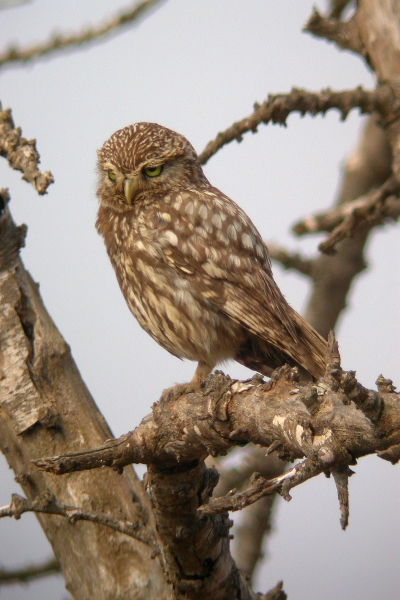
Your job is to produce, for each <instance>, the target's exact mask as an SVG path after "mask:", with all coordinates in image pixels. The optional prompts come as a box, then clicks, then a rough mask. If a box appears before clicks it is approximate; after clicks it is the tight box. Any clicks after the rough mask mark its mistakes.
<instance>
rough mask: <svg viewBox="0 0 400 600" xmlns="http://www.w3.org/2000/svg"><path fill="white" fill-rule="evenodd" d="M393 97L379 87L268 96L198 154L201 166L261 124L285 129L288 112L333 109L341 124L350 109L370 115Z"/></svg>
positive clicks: (297, 92)
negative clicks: (339, 116) (357, 109)
mask: <svg viewBox="0 0 400 600" xmlns="http://www.w3.org/2000/svg"><path fill="white" fill-rule="evenodd" d="M392 100H393V95H392V92H391V88H388V86H385V85H382V86H380V87H379V88H378V89H377V90H373V91H368V90H364V89H363V88H362V87H358V88H356V89H354V90H347V91H343V92H334V91H332V90H331V89H329V88H328V89H326V90H322V91H321V92H316V93H313V92H308V91H306V90H301V89H297V88H293V89H292V91H291V92H289V93H288V94H276V95H269V96H268V98H267V100H266V101H265V102H264V103H263V104H261V105H260V104H257V103H256V104H255V105H254V112H253V113H252V114H251V115H249V116H248V117H246V118H244V119H242V120H241V121H238V122H237V123H234V124H233V125H231V126H230V127H228V129H226V130H225V131H223V132H221V133H219V134H218V135H217V137H216V138H215V139H214V140H212V141H211V142H209V143H208V144H207V146H206V147H205V149H204V150H203V152H202V153H201V154H200V157H199V158H200V161H201V163H202V164H205V163H206V162H207V161H208V160H209V159H210V158H211V156H213V155H214V154H215V153H216V152H218V150H219V149H220V148H222V146H225V145H226V144H229V143H230V142H232V141H233V140H237V141H238V142H241V141H242V139H243V134H245V133H247V132H248V131H252V132H253V133H256V131H257V128H258V126H259V125H260V124H261V123H264V124H267V123H269V122H272V123H279V124H280V125H286V119H287V118H288V116H289V115H290V113H292V112H299V113H300V114H301V115H302V116H304V115H305V114H307V113H308V114H310V115H313V116H315V115H317V114H323V115H324V114H325V113H326V112H327V111H328V110H330V109H331V108H336V109H338V110H339V111H340V113H341V119H342V120H345V119H346V117H347V115H348V113H349V112H350V111H351V110H352V109H353V108H359V109H360V111H361V113H371V112H374V111H375V110H378V109H379V110H382V109H385V110H388V108H389V105H390V106H391V103H392Z"/></svg>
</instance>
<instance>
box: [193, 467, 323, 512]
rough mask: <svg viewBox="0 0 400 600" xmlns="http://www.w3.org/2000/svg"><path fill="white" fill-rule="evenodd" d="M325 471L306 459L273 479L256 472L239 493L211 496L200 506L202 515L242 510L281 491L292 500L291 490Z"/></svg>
mask: <svg viewBox="0 0 400 600" xmlns="http://www.w3.org/2000/svg"><path fill="white" fill-rule="evenodd" d="M322 471H323V467H322V466H320V465H318V464H317V463H313V462H312V461H310V460H308V459H306V460H304V461H303V462H301V463H298V464H297V465H295V466H294V467H292V468H291V469H290V470H289V471H287V472H286V473H284V474H283V475H279V476H278V477H274V478H273V479H265V478H264V477H262V476H261V475H260V474H259V473H255V476H254V477H253V482H252V485H251V486H250V487H249V488H247V489H246V490H244V491H243V492H239V493H237V494H229V495H227V496H222V497H220V498H211V499H210V501H209V503H208V504H205V505H203V506H202V507H200V508H199V512H200V514H201V515H210V514H221V513H224V512H226V511H229V510H231V511H236V510H242V509H243V508H245V507H246V506H249V505H250V504H253V502H257V500H259V499H260V498H263V497H265V496H269V495H271V494H275V493H279V494H281V496H283V498H285V500H287V501H289V500H291V496H290V494H289V490H291V489H292V488H293V487H295V486H297V485H300V483H303V482H304V481H307V479H311V478H312V477H316V476H317V475H319V474H320V473H321V472H322Z"/></svg>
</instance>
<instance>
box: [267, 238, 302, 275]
mask: <svg viewBox="0 0 400 600" xmlns="http://www.w3.org/2000/svg"><path fill="white" fill-rule="evenodd" d="M266 244H267V247H268V252H269V256H270V258H271V259H272V260H274V261H276V262H278V263H279V264H280V265H282V267H283V268H284V269H286V270H289V269H293V270H294V271H298V272H299V273H302V274H303V275H307V276H308V277H312V270H313V264H314V260H313V259H312V258H306V257H304V256H303V255H302V254H300V252H290V251H289V250H286V248H284V247H283V246H280V245H279V244H275V243H274V242H266Z"/></svg>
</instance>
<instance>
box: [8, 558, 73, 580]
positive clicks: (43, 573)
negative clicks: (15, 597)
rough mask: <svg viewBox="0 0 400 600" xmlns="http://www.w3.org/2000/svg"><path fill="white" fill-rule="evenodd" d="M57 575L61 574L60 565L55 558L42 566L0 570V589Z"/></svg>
mask: <svg viewBox="0 0 400 600" xmlns="http://www.w3.org/2000/svg"><path fill="white" fill-rule="evenodd" d="M57 573H61V565H60V563H59V562H58V561H57V560H56V559H55V558H51V559H50V560H48V561H46V562H44V563H43V564H40V565H30V566H28V567H23V568H22V569H13V570H7V569H1V568H0V587H1V586H3V585H9V584H13V583H28V582H29V581H32V580H34V579H39V578H42V577H47V576H48V575H54V574H57Z"/></svg>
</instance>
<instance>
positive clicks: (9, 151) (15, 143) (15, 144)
mask: <svg viewBox="0 0 400 600" xmlns="http://www.w3.org/2000/svg"><path fill="white" fill-rule="evenodd" d="M21 133H22V131H21V128H20V127H15V125H14V121H13V118H12V115H11V110H10V109H9V108H8V109H5V110H3V108H2V106H1V103H0V156H4V157H5V158H7V160H8V164H9V165H10V167H11V168H12V169H15V170H16V171H21V173H23V176H22V179H24V180H25V181H28V182H29V183H31V184H32V185H33V187H34V188H35V189H36V190H37V192H38V193H39V194H41V195H43V194H45V193H46V191H47V188H48V187H49V185H50V184H51V183H53V182H54V177H53V175H52V174H51V172H50V171H45V173H41V172H40V171H39V170H38V164H39V163H40V155H39V153H38V151H37V150H36V140H27V139H25V138H24V137H22V136H21Z"/></svg>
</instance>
